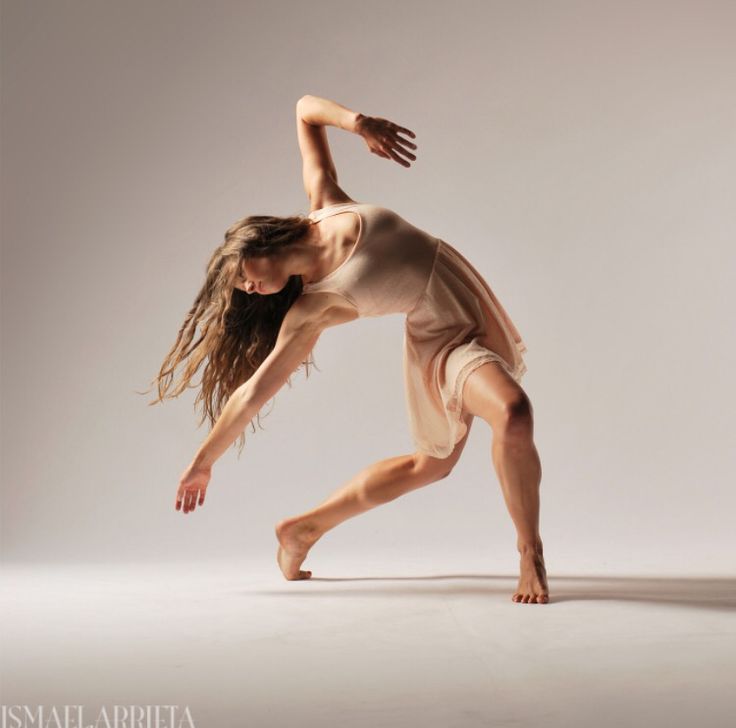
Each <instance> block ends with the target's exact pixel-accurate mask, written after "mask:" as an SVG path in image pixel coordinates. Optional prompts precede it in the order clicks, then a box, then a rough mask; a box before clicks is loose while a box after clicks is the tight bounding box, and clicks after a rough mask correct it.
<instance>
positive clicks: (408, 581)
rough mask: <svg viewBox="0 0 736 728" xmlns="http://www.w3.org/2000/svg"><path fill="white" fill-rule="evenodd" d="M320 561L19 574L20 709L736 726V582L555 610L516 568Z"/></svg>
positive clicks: (7, 633) (5, 600) (637, 592)
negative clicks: (163, 708)
mask: <svg viewBox="0 0 736 728" xmlns="http://www.w3.org/2000/svg"><path fill="white" fill-rule="evenodd" d="M309 568H312V569H313V570H314V571H315V576H314V577H313V578H312V579H311V580H310V581H301V582H287V581H286V580H284V579H283V578H282V577H281V575H280V573H279V572H278V571H277V569H276V564H275V560H274V562H273V564H268V563H264V562H263V561H260V562H259V563H258V564H257V565H255V566H254V565H253V564H249V563H246V562H242V563H238V564H235V563H230V564H222V563H219V564H212V563H207V562H205V563H192V564H171V565H167V564H147V565H133V564H131V565H126V566H115V565H112V566H51V565H44V566H36V567H30V566H26V567H21V566H5V567H4V568H3V572H2V620H1V621H0V629H1V630H2V632H1V637H2V658H1V659H2V668H1V669H2V673H1V675H0V677H1V679H2V683H1V685H2V703H3V704H4V705H5V706H6V707H7V706H9V705H15V706H21V705H28V706H40V705H42V706H44V709H45V710H46V711H50V710H51V708H52V706H56V707H57V709H58V708H59V707H60V706H64V705H82V706H83V711H84V716H85V720H86V722H87V723H89V724H91V723H93V722H94V719H95V718H96V717H97V715H98V714H99V712H100V710H101V709H102V707H103V706H104V709H105V710H106V711H107V713H108V714H109V713H110V712H111V711H112V709H113V706H115V705H125V706H130V705H137V706H146V705H149V706H150V705H176V706H178V711H179V713H178V714H177V715H178V716H179V718H181V717H182V715H183V711H184V708H185V706H187V707H188V709H189V713H190V714H191V717H192V719H193V724H194V725H196V726H198V728H230V727H231V726H233V727H234V726H238V727H248V726H257V727H258V728H271V727H274V728H286V727H287V726H296V725H298V726H301V727H305V726H306V727H307V728H309V727H312V726H314V727H317V726H319V727H320V728H323V727H324V726H345V727H350V728H362V727H365V728H377V727H380V726H391V727H393V726H431V727H434V726H438V727H440V726H441V727H442V728H447V727H458V728H460V727H463V728H464V727H466V726H467V727H468V728H470V727H473V726H517V727H518V726H549V727H556V726H565V727H566V728H570V726H592V727H594V728H606V727H608V726H611V727H613V726H615V727H616V728H619V727H620V726H627V727H628V726H647V728H652V727H656V726H663V727H666V728H676V727H679V726H683V727H685V726H687V727H688V728H692V726H697V727H698V728H707V727H710V726H714V727H715V726H717V727H718V728H726V726H733V725H734V713H735V712H736V677H735V676H736V657H735V655H736V650H735V649H734V648H735V647H736V639H735V637H736V617H735V615H734V606H735V605H736V579H734V578H729V579H725V578H724V579H718V578H694V577H686V578H661V579H658V578H642V577H634V578H622V577H618V578H614V577H608V578H607V577H595V576H589V577H588V576H556V575H555V574H550V575H549V582H550V594H551V601H550V602H549V604H542V605H539V604H515V603H514V602H512V601H511V594H512V592H513V590H514V587H515V585H516V577H515V575H512V574H508V575H495V574H486V573H482V570H479V571H478V572H477V573H475V570H473V569H471V570H470V572H468V570H467V569H466V570H463V569H462V568H460V569H458V568H443V569H442V570H440V571H436V570H430V569H427V568H426V567H425V568H422V566H421V565H416V564H412V565H411V566H407V565H406V564H401V563H397V562H396V561H393V562H390V563H386V565H385V568H382V569H380V570H379V571H376V570H375V569H374V568H373V569H372V573H360V571H361V570H360V568H358V567H356V566H350V564H349V563H348V562H345V563H343V564H340V563H338V562H336V561H331V562H327V563H326V564H324V563H323V564H322V566H321V567H320V569H319V573H317V569H316V565H315V566H310V567H309ZM8 725H12V724H11V723H8ZM142 725H147V724H145V723H143V724H142ZM161 725H162V726H164V725H170V724H168V723H161ZM176 725H178V723H176ZM182 725H189V723H182Z"/></svg>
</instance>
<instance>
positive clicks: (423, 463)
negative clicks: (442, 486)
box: [413, 452, 455, 483]
mask: <svg viewBox="0 0 736 728" xmlns="http://www.w3.org/2000/svg"><path fill="white" fill-rule="evenodd" d="M454 467H455V463H453V462H450V459H449V458H446V459H444V460H442V459H440V458H435V457H432V456H431V455H426V454H425V453H421V452H416V453H414V465H413V472H414V474H415V475H416V476H417V477H418V478H420V479H421V480H423V481H424V482H427V483H431V482H433V481H435V480H442V479H443V478H446V477H447V476H448V475H449V474H450V473H451V472H452V469H453V468H454Z"/></svg>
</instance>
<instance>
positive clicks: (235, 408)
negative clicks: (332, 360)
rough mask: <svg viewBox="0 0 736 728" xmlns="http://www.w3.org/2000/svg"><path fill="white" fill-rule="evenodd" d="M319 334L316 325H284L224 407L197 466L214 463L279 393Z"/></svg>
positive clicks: (196, 457)
mask: <svg viewBox="0 0 736 728" xmlns="http://www.w3.org/2000/svg"><path fill="white" fill-rule="evenodd" d="M319 335H320V330H319V328H318V327H316V326H314V325H309V324H306V325H303V326H301V327H299V328H290V327H286V328H284V327H282V329H281V331H280V332H279V336H278V339H277V341H276V345H275V346H274V348H273V351H272V352H271V353H270V354H269V355H268V356H267V357H266V358H265V359H264V360H263V363H262V364H261V365H260V366H259V367H258V370H257V371H256V372H255V374H253V376H252V377H251V378H250V379H249V380H248V381H247V382H245V384H242V385H241V386H240V387H238V388H237V389H236V390H235V392H233V394H232V396H231V397H230V399H228V401H227V404H226V405H225V406H224V407H223V409H222V413H221V414H220V416H219V418H218V419H217V422H216V423H215V425H214V427H213V428H212V430H211V432H210V434H209V435H208V436H207V439H206V440H205V441H204V442H203V443H202V445H201V446H200V448H199V450H198V451H197V454H196V455H195V457H194V461H193V463H194V464H195V465H196V466H205V467H211V466H212V465H213V464H214V463H215V461H216V460H217V459H218V458H219V457H220V456H221V455H222V454H223V453H224V452H225V451H226V450H227V449H228V448H229V447H230V445H232V444H233V442H235V440H236V439H237V437H238V436H239V435H240V433H241V432H242V431H243V429H244V428H245V426H246V425H247V424H248V423H249V422H250V421H251V420H252V419H253V418H254V417H255V416H256V414H257V413H258V412H259V411H260V410H261V408H262V407H263V405H264V404H266V402H268V401H269V400H270V399H271V398H272V397H274V396H275V395H276V393H277V392H278V391H279V389H281V387H282V386H283V385H284V384H285V383H286V380H287V379H288V378H289V376H291V374H293V372H294V371H295V370H296V368H297V367H298V366H299V364H300V363H301V362H303V361H304V360H305V359H306V358H307V356H309V352H310V351H312V349H313V348H314V345H315V344H316V343H317V339H319Z"/></svg>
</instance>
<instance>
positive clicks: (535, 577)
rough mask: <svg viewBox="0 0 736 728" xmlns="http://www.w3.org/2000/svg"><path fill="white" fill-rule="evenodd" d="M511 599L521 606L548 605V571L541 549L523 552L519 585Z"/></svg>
mask: <svg viewBox="0 0 736 728" xmlns="http://www.w3.org/2000/svg"><path fill="white" fill-rule="evenodd" d="M511 599H512V600H513V601H515V602H518V603H520V604H521V603H523V604H535V603H536V604H546V603H547V602H548V601H549V591H548V588H547V570H546V569H545V568H544V556H543V555H542V550H541V549H533V548H530V549H522V550H521V574H520V576H519V585H518V586H517V587H516V591H515V592H514V595H513V596H512V597H511Z"/></svg>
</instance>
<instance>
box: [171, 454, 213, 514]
mask: <svg viewBox="0 0 736 728" xmlns="http://www.w3.org/2000/svg"><path fill="white" fill-rule="evenodd" d="M211 476H212V468H211V467H206V466H198V467H195V466H193V465H190V466H189V467H188V468H187V469H186V470H185V471H184V473H183V474H182V476H181V479H180V481H179V490H177V492H176V510H177V511H180V510H181V507H182V503H183V505H184V513H189V511H193V510H194V509H195V508H196V507H197V504H198V503H199V505H200V506H201V505H202V504H203V503H204V495H205V493H206V492H207V486H208V485H209V482H210V477H211Z"/></svg>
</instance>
